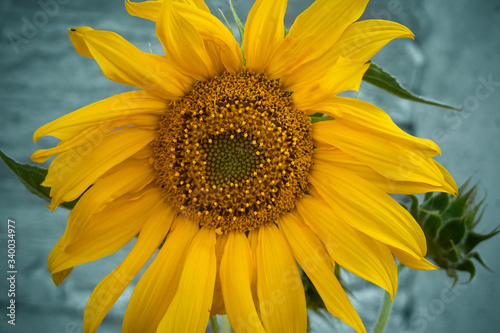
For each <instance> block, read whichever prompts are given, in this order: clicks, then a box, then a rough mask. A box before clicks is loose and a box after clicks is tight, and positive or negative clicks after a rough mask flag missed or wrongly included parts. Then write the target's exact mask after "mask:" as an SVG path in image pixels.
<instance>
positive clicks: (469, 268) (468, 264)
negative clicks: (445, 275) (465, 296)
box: [457, 259, 476, 284]
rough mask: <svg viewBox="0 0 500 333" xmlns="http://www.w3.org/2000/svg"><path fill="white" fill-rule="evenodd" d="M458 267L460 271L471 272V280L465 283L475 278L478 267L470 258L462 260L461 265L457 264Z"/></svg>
mask: <svg viewBox="0 0 500 333" xmlns="http://www.w3.org/2000/svg"><path fill="white" fill-rule="evenodd" d="M457 269H458V270H459V271H464V272H467V273H469V274H470V276H469V280H468V281H467V282H465V283H464V284H467V283H469V282H471V281H472V279H474V276H476V267H475V266H474V263H473V262H472V261H471V260H469V259H466V260H464V261H462V263H461V264H460V265H457Z"/></svg>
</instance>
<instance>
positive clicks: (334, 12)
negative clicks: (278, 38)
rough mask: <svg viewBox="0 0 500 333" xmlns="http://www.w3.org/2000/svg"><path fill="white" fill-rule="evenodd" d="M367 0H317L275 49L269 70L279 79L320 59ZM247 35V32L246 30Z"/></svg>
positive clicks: (357, 14)
mask: <svg viewBox="0 0 500 333" xmlns="http://www.w3.org/2000/svg"><path fill="white" fill-rule="evenodd" d="M367 3H368V0H353V1H343V0H316V1H315V2H314V3H313V4H312V5H311V6H310V7H309V8H308V9H306V10H305V11H304V12H303V13H302V14H300V15H299V16H298V17H297V19H296V20H295V22H294V23H293V25H292V27H291V28H290V32H289V33H288V35H287V36H286V38H285V40H284V41H283V42H282V43H281V44H280V46H279V47H278V49H276V51H275V52H274V54H273V55H272V57H271V59H272V62H271V63H270V65H269V66H268V68H267V73H269V74H270V76H271V77H273V78H279V77H283V76H286V75H289V74H291V73H292V71H293V70H294V69H295V68H297V67H299V66H300V65H302V64H304V63H307V62H308V61H312V60H315V59H318V58H320V57H321V56H322V55H323V54H324V53H325V52H326V51H327V50H328V49H330V48H331V47H332V46H333V45H335V42H336V41H337V40H338V39H339V38H340V36H341V35H342V33H343V32H344V30H345V29H346V28H347V27H348V26H349V25H350V24H351V23H353V22H354V21H356V20H357V19H358V18H359V17H360V16H361V14H362V13H363V11H364V10H365V7H366V4H367ZM245 34H246V31H245Z"/></svg>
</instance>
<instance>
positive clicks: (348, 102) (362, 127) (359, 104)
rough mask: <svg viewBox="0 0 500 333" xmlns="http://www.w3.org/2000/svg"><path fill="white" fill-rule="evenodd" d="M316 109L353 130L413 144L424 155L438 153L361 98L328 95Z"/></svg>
mask: <svg viewBox="0 0 500 333" xmlns="http://www.w3.org/2000/svg"><path fill="white" fill-rule="evenodd" d="M315 112H322V113H326V114H328V115H330V116H332V117H334V118H335V119H338V120H339V121H340V122H341V123H342V124H344V125H345V126H349V127H350V128H353V129H355V130H358V131H362V132H366V133H370V134H372V135H376V136H378V137H380V138H384V139H387V140H389V141H393V142H397V143H398V144H400V145H404V146H408V147H412V148H414V149H415V150H418V151H419V152H421V153H422V154H424V156H427V157H432V156H435V155H437V154H441V150H440V149H439V147H438V145H437V144H436V143H434V142H433V141H431V140H428V139H422V138H417V137H415V136H412V135H409V134H408V133H406V132H405V131H403V130H402V129H400V128H399V127H398V126H397V125H396V124H395V123H394V122H393V121H392V119H391V117H389V115H388V114H387V113H386V112H385V111H384V110H382V109H380V108H378V107H376V106H375V105H373V104H370V103H367V102H364V101H362V100H359V99H354V98H348V97H331V98H330V99H329V100H328V101H326V102H325V103H323V105H321V106H319V107H317V108H316V110H315Z"/></svg>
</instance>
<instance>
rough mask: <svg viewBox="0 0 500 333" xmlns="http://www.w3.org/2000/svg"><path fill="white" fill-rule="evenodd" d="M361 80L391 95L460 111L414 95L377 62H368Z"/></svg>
mask: <svg viewBox="0 0 500 333" xmlns="http://www.w3.org/2000/svg"><path fill="white" fill-rule="evenodd" d="M363 80H365V81H366V82H368V83H371V84H373V85H374V86H376V87H378V88H381V89H384V90H386V91H388V92H390V93H391V94H393V95H396V96H398V97H401V98H404V99H407V100H410V101H414V102H419V103H424V104H429V105H435V106H440V107H442V108H447V109H451V110H455V111H460V109H458V108H456V107H453V106H450V105H446V104H443V103H440V102H435V101H431V100H428V99H424V98H422V97H419V96H416V95H414V94H412V93H411V92H410V91H408V90H407V89H406V88H404V87H403V86H402V85H401V84H400V83H399V82H398V80H397V79H396V78H395V77H394V76H392V75H391V74H389V73H387V72H386V71H384V70H383V69H382V67H380V66H378V65H377V64H374V63H373V62H372V63H370V67H369V68H368V70H367V71H366V73H365V75H364V76H363Z"/></svg>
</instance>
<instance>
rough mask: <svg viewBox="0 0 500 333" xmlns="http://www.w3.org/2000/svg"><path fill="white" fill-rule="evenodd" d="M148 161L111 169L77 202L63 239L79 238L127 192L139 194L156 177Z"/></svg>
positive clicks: (125, 164) (127, 163)
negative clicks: (106, 208)
mask: <svg viewBox="0 0 500 333" xmlns="http://www.w3.org/2000/svg"><path fill="white" fill-rule="evenodd" d="M155 175H156V174H155V171H154V169H153V168H152V167H151V166H150V165H149V162H148V161H144V160H142V161H141V160H139V161H125V162H123V163H121V164H120V165H118V166H116V167H115V168H113V169H111V170H110V171H109V172H108V173H107V174H106V176H105V177H103V178H101V179H99V180H97V181H96V183H95V184H94V185H93V186H92V187H91V188H90V189H89V190H88V191H87V192H85V194H84V195H83V196H82V197H81V198H80V199H79V200H78V202H77V203H76V205H75V207H74V208H73V209H72V210H71V213H70V214H69V218H68V224H67V227H66V231H65V236H66V237H68V238H70V239H71V238H73V237H78V236H79V235H81V234H82V232H83V231H84V230H86V228H88V225H87V224H88V223H92V222H91V220H92V219H93V218H94V217H95V215H96V214H98V213H99V212H100V211H102V209H103V208H104V207H106V205H107V204H109V203H110V202H112V201H114V200H116V199H117V198H120V197H122V196H123V195H126V194H129V193H138V192H140V191H142V190H143V188H144V187H145V186H147V185H148V184H149V183H151V182H152V181H153V180H154V178H155Z"/></svg>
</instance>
